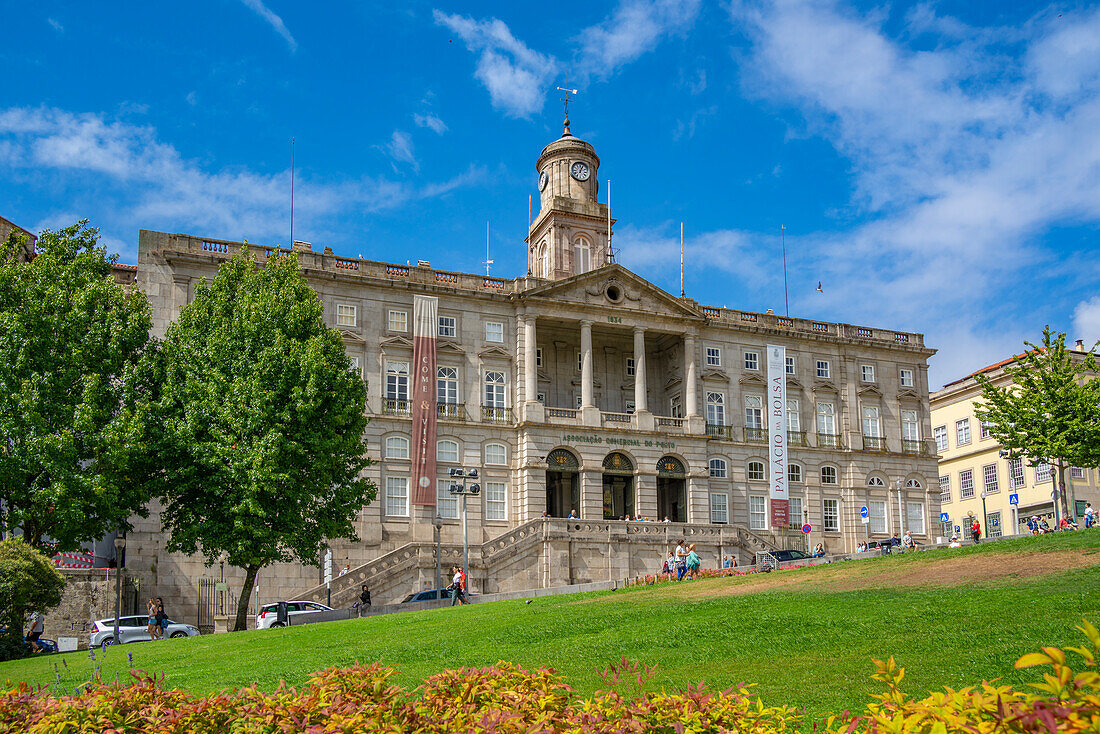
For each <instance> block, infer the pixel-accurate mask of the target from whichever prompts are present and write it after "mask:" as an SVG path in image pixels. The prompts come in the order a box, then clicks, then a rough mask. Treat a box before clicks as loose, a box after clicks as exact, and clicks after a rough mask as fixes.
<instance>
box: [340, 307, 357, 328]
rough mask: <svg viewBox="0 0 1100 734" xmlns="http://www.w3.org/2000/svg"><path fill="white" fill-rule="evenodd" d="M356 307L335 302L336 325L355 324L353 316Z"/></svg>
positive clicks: (354, 315)
mask: <svg viewBox="0 0 1100 734" xmlns="http://www.w3.org/2000/svg"><path fill="white" fill-rule="evenodd" d="M357 311H358V308H357V307H355V306H352V305H350V304H347V303H338V304H336V325H337V326H355V317H356V312H357Z"/></svg>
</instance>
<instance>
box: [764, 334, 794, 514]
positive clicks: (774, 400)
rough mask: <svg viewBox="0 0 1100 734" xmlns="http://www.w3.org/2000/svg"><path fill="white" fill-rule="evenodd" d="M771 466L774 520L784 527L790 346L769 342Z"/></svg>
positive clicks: (768, 411) (769, 448) (769, 440)
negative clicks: (779, 345) (788, 354)
mask: <svg viewBox="0 0 1100 734" xmlns="http://www.w3.org/2000/svg"><path fill="white" fill-rule="evenodd" d="M765 404H766V405H767V414H768V465H769V466H770V467H771V468H770V470H769V474H770V477H771V491H770V496H771V510H772V511H771V523H772V527H773V528H785V527H787V524H788V523H789V522H790V520H789V518H788V517H787V501H788V499H789V495H788V492H787V464H788V455H787V348H786V347H777V346H775V345H773V344H769V345H768V395H767V397H766V398H765Z"/></svg>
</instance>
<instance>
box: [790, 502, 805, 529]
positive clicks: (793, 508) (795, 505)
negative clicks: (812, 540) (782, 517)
mask: <svg viewBox="0 0 1100 734" xmlns="http://www.w3.org/2000/svg"><path fill="white" fill-rule="evenodd" d="M804 519H805V518H804V517H803V515H802V498H801V497H791V498H790V499H789V500H787V524H788V525H790V526H791V527H795V528H800V527H802V521H803V520H804Z"/></svg>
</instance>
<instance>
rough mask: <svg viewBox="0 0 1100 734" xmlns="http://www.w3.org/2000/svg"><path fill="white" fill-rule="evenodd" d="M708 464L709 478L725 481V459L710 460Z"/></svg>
mask: <svg viewBox="0 0 1100 734" xmlns="http://www.w3.org/2000/svg"><path fill="white" fill-rule="evenodd" d="M708 463H709V465H710V476H711V477H712V478H714V479H725V478H726V477H727V476H729V473H728V471H727V469H726V460H725V459H711V460H710V461H709V462H708Z"/></svg>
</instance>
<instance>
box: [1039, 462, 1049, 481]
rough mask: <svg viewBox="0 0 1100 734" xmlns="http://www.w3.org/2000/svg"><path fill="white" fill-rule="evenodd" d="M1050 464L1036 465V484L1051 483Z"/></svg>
mask: <svg viewBox="0 0 1100 734" xmlns="http://www.w3.org/2000/svg"><path fill="white" fill-rule="evenodd" d="M1050 476H1051V475H1050V464H1036V465H1035V483H1036V484H1042V483H1043V482H1049V481H1050Z"/></svg>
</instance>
